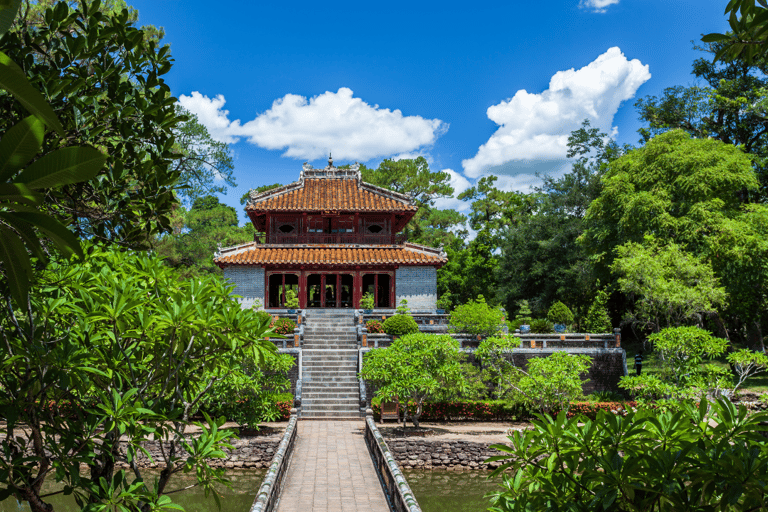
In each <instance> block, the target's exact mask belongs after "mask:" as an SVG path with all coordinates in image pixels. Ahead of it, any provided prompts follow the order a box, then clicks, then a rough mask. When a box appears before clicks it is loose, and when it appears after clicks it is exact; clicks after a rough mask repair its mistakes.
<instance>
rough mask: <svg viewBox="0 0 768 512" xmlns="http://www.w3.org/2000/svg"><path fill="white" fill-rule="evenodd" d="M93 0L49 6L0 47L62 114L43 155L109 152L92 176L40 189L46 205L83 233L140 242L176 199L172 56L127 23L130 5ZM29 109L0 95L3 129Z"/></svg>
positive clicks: (162, 224)
mask: <svg viewBox="0 0 768 512" xmlns="http://www.w3.org/2000/svg"><path fill="white" fill-rule="evenodd" d="M100 7H101V4H100V3H99V2H93V3H91V2H88V1H83V2H80V3H79V4H78V5H77V7H75V8H73V7H70V6H69V5H67V4H66V3H65V2H61V3H58V4H56V5H55V7H53V8H51V9H48V11H47V12H46V15H45V17H44V23H43V24H41V25H39V26H36V27H35V29H34V30H23V29H17V30H11V31H10V32H8V33H7V34H5V36H3V37H2V39H0V50H2V51H4V52H5V53H7V55H8V56H9V57H10V58H11V60H13V61H14V62H16V63H18V64H19V65H20V66H21V67H22V69H23V71H24V73H25V74H26V75H27V76H28V77H30V82H31V84H32V86H33V87H34V88H35V89H37V90H38V91H40V92H41V93H42V94H43V96H44V97H45V98H46V100H47V101H48V102H49V103H50V105H51V106H52V107H53V110H54V112H55V114H56V116H57V117H58V119H59V120H60V121H61V125H62V127H63V137H61V136H59V135H58V134H57V135H55V136H54V135H53V134H48V135H46V137H45V138H44V140H43V142H42V154H47V153H50V152H52V151H54V150H56V149H59V148H62V147H69V146H79V145H83V144H89V145H92V146H94V147H96V148H98V149H99V150H101V151H102V152H103V153H104V154H106V155H107V163H106V166H105V167H104V168H103V170H101V171H100V172H99V174H98V176H97V177H96V179H94V180H91V181H88V182H80V183H73V184H68V185H65V186H63V187H61V188H47V189H44V190H43V191H42V192H43V194H44V198H45V213H46V214H47V215H50V216H53V217H54V218H57V219H58V220H60V221H62V222H63V223H65V224H67V225H69V227H70V229H72V230H73V231H75V233H76V234H78V235H79V236H81V237H88V238H91V239H93V240H105V241H110V242H115V243H119V244H122V245H127V246H133V247H142V246H146V245H147V240H148V237H150V236H152V235H153V234H156V233H159V232H162V231H164V230H167V229H169V227H170V225H169V222H170V220H169V218H168V215H169V213H170V212H171V211H172V209H173V208H174V205H175V203H176V199H175V194H174V185H175V182H176V181H177V179H178V178H179V171H177V170H175V169H174V168H173V159H174V158H175V155H174V152H173V145H174V129H175V127H176V125H177V124H178V123H179V122H181V118H180V117H179V116H177V115H176V112H175V109H174V104H175V103H176V99H175V98H173V97H172V96H171V94H170V89H169V87H168V85H167V84H166V83H165V82H164V80H163V79H162V75H164V74H165V73H167V72H168V71H169V70H170V68H171V65H172V62H173V60H172V59H171V56H170V51H169V48H168V47H167V46H163V47H158V46H157V45H156V44H155V43H154V42H153V41H151V40H150V39H151V38H149V37H148V35H147V34H146V33H145V32H144V31H142V30H140V29H138V28H136V27H135V26H134V25H133V23H132V22H131V14H130V13H129V12H128V10H122V11H120V12H119V13H115V14H103V13H101V12H100V11H99V9H100ZM26 115H27V113H26V111H25V109H24V108H22V107H21V106H20V105H18V104H16V103H15V102H14V101H13V99H12V97H10V96H9V95H3V96H0V133H3V132H6V131H7V130H8V129H9V128H10V127H11V126H14V125H15V124H17V123H18V122H19V121H20V120H21V119H22V118H23V117H26Z"/></svg>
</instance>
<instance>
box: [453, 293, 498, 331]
mask: <svg viewBox="0 0 768 512" xmlns="http://www.w3.org/2000/svg"><path fill="white" fill-rule="evenodd" d="M503 325H504V312H503V311H501V310H500V309H499V308H495V307H491V306H489V305H488V304H486V302H485V298H484V297H483V296H482V295H479V296H478V297H477V299H476V300H474V301H472V300H470V301H469V302H467V303H466V304H462V305H460V306H456V308H454V310H453V311H452V312H451V320H450V324H449V328H450V330H451V332H461V333H466V334H473V335H481V336H493V335H494V334H496V333H497V332H499V331H500V330H501V329H502V326H503Z"/></svg>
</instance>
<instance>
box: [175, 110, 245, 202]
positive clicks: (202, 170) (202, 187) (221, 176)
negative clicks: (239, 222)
mask: <svg viewBox="0 0 768 512" xmlns="http://www.w3.org/2000/svg"><path fill="white" fill-rule="evenodd" d="M176 114H177V115H178V116H179V117H185V118H187V120H186V121H184V122H182V123H180V124H179V125H178V127H177V128H176V131H175V136H176V146H175V151H176V152H177V154H178V155H177V159H176V161H175V162H174V172H177V173H178V174H179V180H178V185H177V187H176V188H177V191H178V194H179V196H180V197H181V198H182V200H184V201H185V202H187V203H190V202H192V201H194V200H195V199H196V198H198V197H201V196H203V195H206V194H225V193H226V190H227V188H226V186H224V185H229V186H230V187H235V186H237V184H236V183H235V178H234V176H233V174H232V173H233V171H234V165H233V163H232V150H231V149H229V145H228V144H226V143H224V142H218V141H215V140H213V138H212V137H211V135H210V134H209V133H208V129H207V128H206V127H205V126H203V125H202V124H200V122H199V121H198V119H197V116H196V115H195V114H193V113H191V112H189V111H188V110H185V109H184V108H182V107H180V106H179V105H176Z"/></svg>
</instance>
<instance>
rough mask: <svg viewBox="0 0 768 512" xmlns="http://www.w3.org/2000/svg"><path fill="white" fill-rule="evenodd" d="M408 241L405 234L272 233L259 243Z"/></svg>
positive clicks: (376, 242)
mask: <svg viewBox="0 0 768 512" xmlns="http://www.w3.org/2000/svg"><path fill="white" fill-rule="evenodd" d="M407 241H408V238H407V237H406V236H405V235H404V234H403V233H397V234H394V235H391V234H386V235H373V234H363V233H301V234H296V235H290V234H277V233H270V234H268V235H266V240H263V239H259V240H257V242H259V243H267V244H281V245H282V244H285V245H292V244H362V245H395V244H402V243H405V242H407Z"/></svg>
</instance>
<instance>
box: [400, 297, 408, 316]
mask: <svg viewBox="0 0 768 512" xmlns="http://www.w3.org/2000/svg"><path fill="white" fill-rule="evenodd" d="M410 312H411V308H409V307H408V301H407V300H405V299H403V300H401V301H400V305H399V306H397V314H398V315H407V314H408V313H410Z"/></svg>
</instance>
